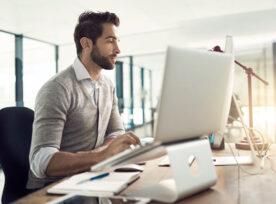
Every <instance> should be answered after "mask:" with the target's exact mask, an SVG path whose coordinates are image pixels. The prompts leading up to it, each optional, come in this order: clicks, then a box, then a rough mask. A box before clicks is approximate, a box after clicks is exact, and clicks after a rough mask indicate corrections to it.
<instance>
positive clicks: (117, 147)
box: [104, 131, 141, 158]
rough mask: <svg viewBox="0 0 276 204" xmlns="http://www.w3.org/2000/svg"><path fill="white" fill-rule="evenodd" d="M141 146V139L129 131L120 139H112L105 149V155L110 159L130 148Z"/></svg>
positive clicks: (120, 136)
mask: <svg viewBox="0 0 276 204" xmlns="http://www.w3.org/2000/svg"><path fill="white" fill-rule="evenodd" d="M140 144H141V142H140V139H139V138H138V137H137V136H136V135H135V134H134V133H133V132H131V131H129V132H126V133H125V134H123V135H119V136H118V137H116V138H114V139H112V141H111V142H110V143H109V145H108V147H107V148H106V149H105V151H104V154H105V157H106V158H108V157H111V156H113V155H115V154H118V153H120V152H122V151H124V150H126V149H128V148H131V147H133V146H136V145H140Z"/></svg>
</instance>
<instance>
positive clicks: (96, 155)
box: [46, 132, 140, 176]
mask: <svg viewBox="0 0 276 204" xmlns="http://www.w3.org/2000/svg"><path fill="white" fill-rule="evenodd" d="M137 144H140V140H139V138H138V137H137V136H135V134H134V133H133V132H127V133H125V134H123V135H120V136H118V137H116V138H113V139H109V140H107V141H106V142H105V143H104V144H103V145H102V146H99V147H97V148H95V149H93V150H91V151H87V152H77V153H69V152H56V153H55V154H54V155H53V157H52V159H51V160H50V162H49V165H48V167H47V169H46V175H47V176H68V175H72V174H75V173H79V172H83V171H87V170H89V169H90V167H91V166H92V165H94V164H97V163H99V162H101V161H103V160H105V159H107V158H109V157H111V156H113V155H115V154H117V153H119V152H122V151H124V150H126V149H128V148H129V147H130V145H137Z"/></svg>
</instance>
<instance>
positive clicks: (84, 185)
mask: <svg viewBox="0 0 276 204" xmlns="http://www.w3.org/2000/svg"><path fill="white" fill-rule="evenodd" d="M100 174H101V173H94V172H84V173H80V174H76V175H74V176H71V177H70V178H68V179H66V180H64V181H62V182H60V183H58V184H56V185H54V186H53V187H51V188H49V189H48V190H47V192H48V193H52V194H68V193H77V194H81V195H93V196H94V195H95V196H112V195H115V194H118V193H119V192H121V191H122V190H124V189H125V188H126V187H127V186H128V185H129V184H130V183H132V182H134V181H135V180H136V179H138V178H139V177H140V176H139V172H131V173H128V172H127V173H125V172H124V173H121V172H110V174H109V175H108V176H105V177H103V178H100V179H95V180H92V181H89V178H92V177H95V176H97V175H100ZM84 181H85V182H84Z"/></svg>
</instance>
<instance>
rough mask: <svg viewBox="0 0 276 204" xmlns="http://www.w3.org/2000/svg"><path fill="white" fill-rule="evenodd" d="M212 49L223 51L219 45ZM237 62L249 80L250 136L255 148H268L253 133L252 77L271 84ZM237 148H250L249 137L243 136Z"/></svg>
mask: <svg viewBox="0 0 276 204" xmlns="http://www.w3.org/2000/svg"><path fill="white" fill-rule="evenodd" d="M212 51H215V52H223V51H222V50H221V48H220V47H219V46H218V45H217V46H215V47H214V48H213V50H212ZM235 63H236V64H237V65H239V67H241V68H242V69H243V70H244V71H245V73H246V74H247V82H248V103H249V133H250V137H251V139H252V140H253V141H252V142H253V144H254V148H255V149H257V150H259V149H266V148H267V146H268V144H267V143H264V141H261V140H260V139H259V138H258V137H256V136H255V135H254V133H253V110H252V109H253V108H252V82H251V77H252V76H254V77H256V78H257V79H259V80H260V81H261V82H263V83H264V84H265V85H266V86H268V85H269V83H268V82H266V81H265V80H263V79H262V78H261V77H259V76H258V75H256V74H255V73H254V72H253V69H252V68H250V67H249V68H248V67H246V66H244V65H242V64H241V63H240V62H238V61H237V60H235ZM235 146H236V148H237V149H242V150H250V146H249V144H248V140H247V138H243V140H241V141H240V142H238V143H236V144H235Z"/></svg>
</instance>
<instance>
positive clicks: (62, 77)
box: [40, 66, 77, 92]
mask: <svg viewBox="0 0 276 204" xmlns="http://www.w3.org/2000/svg"><path fill="white" fill-rule="evenodd" d="M76 82H77V80H76V76H75V72H74V70H73V67H72V66H69V67H68V68H66V69H65V70H63V71H61V72H59V73H58V74H56V75H54V76H53V77H52V78H50V79H49V80H48V81H47V82H46V83H45V84H44V85H43V86H42V87H41V89H40V91H54V92H55V91H58V90H59V88H58V87H62V89H66V90H67V91H69V90H70V89H73V87H74V84H75V83H76Z"/></svg>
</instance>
